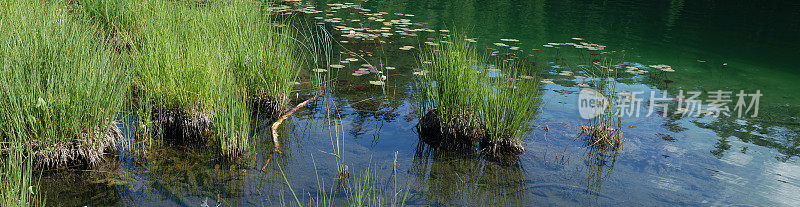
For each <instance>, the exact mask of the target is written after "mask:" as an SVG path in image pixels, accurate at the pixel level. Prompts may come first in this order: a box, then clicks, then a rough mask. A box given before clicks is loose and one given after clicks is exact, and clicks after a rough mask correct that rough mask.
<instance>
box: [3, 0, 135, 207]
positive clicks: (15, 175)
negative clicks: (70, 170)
mask: <svg viewBox="0 0 800 207" xmlns="http://www.w3.org/2000/svg"><path fill="white" fill-rule="evenodd" d="M60 3H61V2H39V1H24V0H19V1H17V0H11V1H3V2H0V8H2V9H0V65H2V67H0V143H2V145H0V148H2V149H1V150H0V151H2V155H0V157H2V159H0V160H2V161H0V189H2V191H1V192H0V206H32V205H43V203H41V201H42V199H41V197H42V196H41V195H40V194H38V191H39V189H38V186H37V184H36V182H37V181H36V179H35V176H34V175H35V173H34V172H35V168H40V167H52V166H59V165H64V164H66V163H68V162H70V161H73V160H79V161H86V162H88V163H90V164H94V163H96V162H97V161H99V160H100V159H101V156H102V153H103V151H105V150H106V149H109V148H111V147H113V145H114V142H115V141H116V140H114V139H116V138H118V137H117V135H116V134H114V133H109V132H113V131H114V130H112V129H113V127H112V126H113V123H112V120H114V119H113V118H114V116H115V115H116V114H117V113H118V112H119V111H120V110H121V106H122V105H121V104H122V103H121V102H119V101H118V100H120V99H122V98H123V96H124V95H125V94H126V89H127V85H128V84H129V81H128V79H129V74H128V73H127V72H125V71H124V70H122V68H121V66H122V65H121V62H120V61H119V59H118V56H117V55H115V53H113V52H112V51H111V49H110V48H108V47H106V46H104V45H103V44H102V41H101V40H102V39H101V37H102V36H103V33H102V31H100V30H98V29H97V28H95V27H92V26H90V25H89V24H85V23H84V22H81V21H76V19H75V18H74V17H73V16H72V15H71V14H70V13H69V12H68V11H66V10H65V7H64V5H61V4H60Z"/></svg>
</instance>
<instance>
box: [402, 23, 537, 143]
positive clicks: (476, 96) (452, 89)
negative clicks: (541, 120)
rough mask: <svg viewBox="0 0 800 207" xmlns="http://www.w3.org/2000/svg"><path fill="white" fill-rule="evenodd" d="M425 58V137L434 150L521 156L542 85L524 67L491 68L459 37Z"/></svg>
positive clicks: (422, 78)
mask: <svg viewBox="0 0 800 207" xmlns="http://www.w3.org/2000/svg"><path fill="white" fill-rule="evenodd" d="M450 41H451V42H447V43H444V44H436V45H433V46H429V47H428V48H425V49H424V50H423V51H422V52H421V55H420V58H421V60H420V62H421V66H420V68H421V71H420V74H419V78H418V79H419V81H418V84H417V88H418V90H419V91H418V93H419V97H418V101H419V103H418V104H419V108H420V109H419V111H420V114H421V117H420V124H419V127H420V132H421V133H420V134H421V136H422V139H423V140H425V141H427V142H428V143H430V144H432V145H434V146H440V147H445V148H454V149H470V148H471V147H473V146H475V145H476V144H478V143H480V147H481V149H482V151H484V152H488V153H490V154H514V155H518V154H520V153H522V152H523V151H524V150H525V148H524V146H523V138H524V137H525V135H526V134H527V133H528V132H529V131H530V127H531V126H530V124H531V120H532V119H533V118H535V116H536V114H537V109H538V104H539V102H540V100H539V97H538V94H539V81H538V80H535V79H537V78H535V75H533V74H532V73H533V72H532V71H526V70H525V69H526V68H524V67H523V66H522V65H521V64H519V63H514V62H507V61H498V63H497V64H491V61H490V60H489V59H488V58H486V57H485V56H482V55H479V54H478V52H477V49H476V47H475V46H472V45H470V44H471V43H470V42H468V41H466V40H464V39H458V38H452V39H451V40H450Z"/></svg>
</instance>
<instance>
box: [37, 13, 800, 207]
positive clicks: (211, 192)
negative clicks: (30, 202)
mask: <svg viewBox="0 0 800 207" xmlns="http://www.w3.org/2000/svg"><path fill="white" fill-rule="evenodd" d="M337 2H338V1H337ZM328 3H334V1H311V2H310V3H309V4H310V5H314V6H316V9H318V10H325V9H327V8H328V6H326V4H328ZM354 3H356V4H361V5H362V6H363V8H367V9H370V10H371V11H370V13H375V12H387V13H388V14H385V15H383V17H381V18H385V19H386V21H389V20H394V19H409V20H411V22H414V23H420V25H414V26H409V27H408V28H430V29H434V30H441V29H446V30H453V31H455V30H458V31H460V32H464V33H466V34H467V35H468V36H469V37H471V38H477V41H478V43H476V44H477V45H479V46H480V47H481V48H495V49H498V51H502V52H503V53H505V52H511V53H514V54H515V56H517V57H520V58H525V59H527V60H529V61H533V62H535V63H536V65H537V68H540V69H543V70H544V73H546V74H545V77H546V78H547V79H548V80H551V81H552V82H554V83H552V84H544V85H543V87H544V88H545V89H546V90H543V95H542V99H543V100H544V101H545V104H543V105H542V107H541V114H540V115H539V117H537V119H536V120H534V121H535V123H536V124H535V125H537V126H538V127H537V128H536V129H535V130H533V131H532V133H531V134H530V135H529V136H528V137H527V138H526V139H525V142H526V144H527V146H526V149H527V151H526V152H525V153H523V154H522V155H521V156H520V157H519V159H518V160H514V161H512V162H502V163H501V162H497V161H492V160H487V159H484V158H482V157H480V156H478V155H452V154H447V153H443V152H439V151H435V150H432V149H430V148H429V147H428V146H426V145H425V144H424V143H421V142H420V141H419V138H418V135H417V132H416V128H415V125H416V124H417V122H418V120H417V112H416V107H415V106H413V104H414V103H415V101H414V100H413V97H412V95H411V92H410V90H411V85H412V84H413V77H414V75H412V72H413V68H416V67H417V66H418V65H419V63H418V61H417V59H416V56H415V52H416V51H417V50H416V49H412V50H411V51H403V50H398V49H397V48H400V47H402V46H405V45H414V46H415V47H417V48H419V47H420V46H419V45H420V44H422V42H425V41H430V40H427V39H426V38H432V37H441V36H440V34H441V33H439V32H436V33H429V32H416V33H418V35H419V36H402V35H399V34H397V33H396V31H397V29H396V27H395V26H391V30H392V31H391V33H395V35H393V36H392V37H389V38H383V39H382V40H384V41H385V42H386V43H383V44H380V43H376V42H375V41H361V40H355V39H351V38H345V37H342V36H340V35H341V34H342V32H343V31H337V30H333V26H335V25H346V26H349V27H356V28H358V27H370V28H373V29H374V28H380V27H382V24H381V23H379V22H374V21H370V20H369V19H368V17H369V16H365V15H364V14H359V12H360V11H361V10H356V9H339V10H337V12H335V13H334V14H333V15H332V16H325V15H324V14H325V13H328V12H323V13H322V14H301V13H300V12H294V13H295V15H296V16H295V17H296V18H299V19H306V18H307V19H310V20H313V18H312V17H313V16H324V17H325V18H333V17H340V18H343V19H345V20H347V19H359V20H360V21H357V22H353V21H346V22H344V23H330V22H329V23H327V24H326V27H327V28H329V29H331V30H332V31H331V33H332V34H333V36H335V37H337V40H345V41H348V42H349V43H342V44H341V45H340V46H337V47H336V48H335V52H336V53H335V54H337V55H336V60H334V61H336V62H338V61H339V60H343V59H345V58H349V57H350V56H349V55H346V54H341V53H339V52H345V51H347V50H350V51H355V52H357V53H359V54H361V55H363V56H365V57H364V58H365V59H366V60H367V61H369V62H370V63H372V64H373V65H377V64H378V63H384V64H386V65H387V66H392V67H396V68H397V69H395V70H386V71H385V74H387V76H388V80H387V81H386V86H385V87H380V86H374V85H370V84H369V81H371V80H376V79H377V76H376V75H375V74H369V75H364V76H353V75H351V73H352V71H351V70H354V69H357V68H358V65H361V64H363V63H364V61H358V62H354V63H351V64H350V65H347V64H345V65H346V66H347V67H346V68H343V69H340V70H335V69H330V72H329V73H328V74H330V76H331V79H332V80H333V83H334V84H333V85H332V89H331V91H330V93H329V94H328V95H327V96H325V97H324V98H323V99H319V100H317V101H314V102H312V103H311V104H309V105H308V106H307V107H306V108H304V109H303V110H301V111H299V112H298V113H296V114H295V115H294V116H293V117H292V118H290V119H289V120H287V122H285V123H284V125H285V127H284V128H283V131H282V132H281V134H282V136H281V143H282V145H283V146H282V151H283V153H281V154H274V155H273V154H272V153H270V152H271V151H272V143H271V137H269V135H268V133H265V134H263V135H261V136H259V140H260V142H259V147H258V149H259V153H258V155H256V156H255V157H254V158H252V159H247V160H244V161H241V162H239V163H224V162H221V161H219V160H217V157H216V156H214V155H213V154H210V153H204V152H203V151H202V150H198V151H186V150H180V149H165V150H156V151H154V152H152V153H150V154H149V155H147V156H140V157H130V156H123V155H119V156H116V157H113V158H110V161H109V162H108V163H105V164H104V165H101V166H99V167H98V168H97V169H94V170H92V171H60V172H46V173H45V175H44V178H43V182H44V185H43V189H44V190H45V193H46V196H47V203H48V205H54V206H61V205H63V206H77V205H124V206H130V205H136V206H198V205H201V203H203V202H204V201H205V203H207V204H209V205H210V206H215V204H217V203H222V205H224V206H229V205H234V206H236V205H248V206H249V205H256V206H258V205H268V206H274V205H281V204H282V203H284V204H286V205H294V204H295V203H296V202H295V201H294V197H293V196H292V193H291V192H290V190H289V188H288V187H287V185H286V184H287V182H288V183H289V184H291V186H292V190H294V192H295V194H296V195H297V197H298V199H299V200H300V202H301V203H303V204H304V205H307V204H308V203H309V201H310V200H312V199H317V198H318V195H317V193H318V192H320V186H319V185H321V184H322V183H323V182H324V184H325V187H324V189H326V190H327V191H330V189H331V188H332V186H335V184H336V178H337V176H338V171H337V165H336V159H334V156H333V155H332V154H335V153H337V150H336V149H337V147H338V154H339V155H340V157H341V159H342V160H343V164H345V165H347V166H348V169H349V171H350V174H351V176H357V175H360V174H361V173H362V172H363V171H364V170H365V169H367V168H368V167H370V166H371V169H373V170H379V171H380V172H381V173H380V176H379V177H380V180H381V182H382V183H384V184H385V185H384V186H385V187H386V189H387V190H389V191H391V190H393V188H392V179H391V178H392V177H393V176H392V172H393V169H397V174H396V175H397V176H396V177H397V179H398V180H397V182H398V183H399V185H406V184H407V185H408V187H407V190H406V192H408V193H409V198H408V200H407V202H406V203H407V204H409V205H443V206H451V205H469V206H472V205H511V206H518V205H523V206H531V205H569V206H575V205H631V206H633V205H637V206H638V205H645V206H653V205H655V206H664V205H702V206H707V205H715V206H728V205H748V206H749V205H757V206H798V205H800V194H798V193H797V192H800V159H799V158H798V155H800V136H799V134H800V120H799V119H800V118H798V114H800V90H798V89H800V87H798V85H797V84H796V82H795V81H797V80H798V79H800V75H798V72H797V69H796V68H795V67H796V66H797V65H799V64H800V59H798V57H800V52H798V51H800V40H798V39H797V38H796V37H797V36H798V35H797V34H798V32H800V3H793V2H778V1H771V2H751V1H639V2H637V1H622V0H621V1H503V0H495V1H469V0H433V1H421V0H420V1H413V0H396V1H394V0H386V1H357V2H354ZM289 5H294V4H289ZM306 5H308V4H306ZM395 13H402V14H413V15H414V16H406V15H403V16H399V15H396V14H395ZM409 33H411V32H409ZM345 34H346V33H345ZM444 34H449V33H444ZM573 37H580V38H582V39H584V41H586V42H590V43H595V44H601V45H605V46H606V49H605V50H604V51H616V52H615V54H617V55H614V56H611V57H614V58H615V60H617V61H619V62H625V63H626V64H627V65H656V64H666V65H670V66H671V67H672V68H673V69H674V70H675V72H666V73H663V72H658V73H656V72H652V73H647V74H642V75H626V76H623V78H621V79H620V83H618V87H619V88H620V90H627V91H643V92H646V93H645V95H643V96H649V93H650V91H656V92H659V93H660V92H664V91H666V92H669V93H670V97H674V93H677V92H678V91H679V90H686V91H701V92H703V96H702V98H701V99H703V100H709V99H708V98H707V97H706V96H707V94H708V92H709V91H716V90H724V91H739V90H745V91H746V92H747V93H754V92H755V91H756V90H760V92H761V93H762V94H763V96H762V97H761V99H760V102H759V103H760V106H759V110H760V111H759V115H758V117H755V118H750V117H746V118H741V119H737V118H736V117H727V118H714V117H701V118H694V117H680V116H670V117H666V118H665V117H661V116H650V117H645V116H644V114H646V111H647V110H648V107H652V106H649V105H644V106H642V107H640V109H641V110H642V111H644V112H643V113H642V116H640V117H625V118H624V119H623V125H624V126H625V128H624V136H625V138H626V142H625V144H624V148H623V150H622V151H621V152H620V154H619V155H618V156H616V159H615V161H614V162H613V163H612V162H608V161H607V162H597V161H596V160H597V157H596V156H593V155H592V154H590V153H588V152H587V149H586V147H585V146H586V144H585V143H583V142H582V141H581V140H576V137H577V136H578V129H579V128H580V126H581V125H586V123H587V122H588V120H585V119H582V118H581V117H580V116H579V114H578V103H577V102H578V91H579V90H580V88H581V87H579V86H578V85H577V84H579V83H584V82H583V80H580V79H575V78H574V77H569V76H562V75H558V73H559V72H558V71H562V70H569V71H575V72H576V73H578V74H579V73H580V72H579V71H580V70H581V66H582V65H590V64H591V62H592V59H595V58H598V57H599V56H598V57H595V56H592V55H590V53H588V52H586V51H585V50H583V49H574V48H571V47H566V46H562V47H561V48H558V49H556V48H546V47H543V46H542V45H544V44H547V43H551V42H553V43H562V42H575V43H577V42H579V41H575V40H571V39H570V38H573ZM500 39H517V40H519V42H505V43H507V44H509V45H512V46H516V47H519V48H520V50H519V51H516V50H508V49H505V48H498V47H496V46H494V45H492V43H498V42H502V41H501V40H500ZM533 49H540V50H533ZM486 51H487V54H488V52H491V50H488V49H487V50H486ZM623 51H624V52H623ZM365 52H371V54H373V55H372V56H369V55H368V53H365ZM622 54H624V55H622ZM311 76H312V75H309V74H304V77H303V81H300V82H303V84H301V85H300V86H299V87H298V91H297V93H298V97H297V99H298V100H303V99H305V98H306V97H309V96H310V94H312V91H311V89H309V88H310V87H311V85H312V84H313V83H308V81H311V80H313V78H312V77H311ZM667 82H669V83H667ZM734 94H735V93H734ZM644 98H645V99H648V98H649V97H644ZM296 102H299V101H296ZM296 102H295V103H296ZM645 102H646V100H645ZM733 102H734V103H731V105H730V107H733V104H735V102H736V97H735V96H734V97H733ZM267 127H268V126H264V128H265V129H266V128H267ZM541 127H547V129H548V130H547V131H545V130H544V129H542V128H541ZM395 152H397V158H396V165H395V164H394V163H395V157H394V156H395ZM268 159H269V164H268V165H266V167H264V163H265V162H267V160H268ZM284 175H285V180H284ZM342 195H343V194H341V193H338V194H335V195H334V197H337V200H338V201H339V202H344V198H342V197H341V196H342ZM340 204H343V203H340Z"/></svg>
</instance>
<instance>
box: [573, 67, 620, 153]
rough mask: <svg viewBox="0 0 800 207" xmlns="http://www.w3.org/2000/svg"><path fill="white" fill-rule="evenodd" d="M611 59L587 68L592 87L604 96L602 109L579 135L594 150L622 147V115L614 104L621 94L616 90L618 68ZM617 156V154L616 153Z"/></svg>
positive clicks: (611, 149) (615, 149)
mask: <svg viewBox="0 0 800 207" xmlns="http://www.w3.org/2000/svg"><path fill="white" fill-rule="evenodd" d="M611 65H612V64H611V61H608V60H604V61H599V62H595V64H594V65H593V66H592V67H591V68H589V69H587V71H585V72H586V74H588V75H589V76H590V77H591V83H592V86H593V87H592V88H591V89H590V90H593V92H594V93H595V94H599V96H601V97H604V101H603V102H602V103H600V104H601V105H602V110H598V111H594V114H596V116H595V117H594V118H592V120H591V121H590V122H589V125H588V126H581V129H580V133H579V135H578V137H583V139H584V140H586V141H587V143H588V144H589V145H590V147H592V148H596V149H593V150H600V151H603V152H605V151H614V152H616V151H617V150H619V149H621V148H622V144H623V142H624V141H623V138H622V117H621V114H620V111H619V109H618V108H617V107H616V106H615V105H612V104H617V103H618V101H627V100H619V98H620V97H619V96H618V94H617V92H616V77H617V72H616V70H614V69H613V67H611ZM614 156H616V155H614Z"/></svg>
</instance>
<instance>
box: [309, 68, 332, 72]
mask: <svg viewBox="0 0 800 207" xmlns="http://www.w3.org/2000/svg"><path fill="white" fill-rule="evenodd" d="M311 71H314V72H316V73H324V72H328V70H325V69H322V68H317V69H314V70H311Z"/></svg>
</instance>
